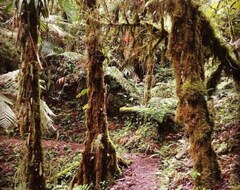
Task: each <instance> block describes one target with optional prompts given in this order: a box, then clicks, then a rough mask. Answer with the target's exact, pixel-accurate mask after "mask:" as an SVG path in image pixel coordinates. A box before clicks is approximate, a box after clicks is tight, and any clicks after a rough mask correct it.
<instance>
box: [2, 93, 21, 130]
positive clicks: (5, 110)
mask: <svg viewBox="0 0 240 190" xmlns="http://www.w3.org/2000/svg"><path fill="white" fill-rule="evenodd" d="M10 105H12V102H11V100H10V99H8V98H7V97H6V96H4V95H2V94H0V126H1V127H3V128H5V129H6V130H8V129H9V128H10V127H12V126H16V120H17V119H16V115H15V113H14V112H13V110H12V109H11V107H10Z"/></svg>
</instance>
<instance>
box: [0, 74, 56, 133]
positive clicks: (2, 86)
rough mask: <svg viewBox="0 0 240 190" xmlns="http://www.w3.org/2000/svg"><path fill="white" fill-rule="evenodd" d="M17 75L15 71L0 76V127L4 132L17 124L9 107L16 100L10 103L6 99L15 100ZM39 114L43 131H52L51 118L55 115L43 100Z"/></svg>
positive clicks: (14, 115)
mask: <svg viewBox="0 0 240 190" xmlns="http://www.w3.org/2000/svg"><path fill="white" fill-rule="evenodd" d="M18 73H19V71H18V70H17V71H12V72H8V73H6V74H3V75H0V81H1V82H0V127H3V128H5V129H6V130H7V129H8V128H9V127H11V126H16V123H17V118H16V114H15V113H14V111H13V110H12V108H11V106H12V105H14V104H15V103H16V99H14V100H13V101H12V100H10V99H9V98H8V97H10V96H11V97H13V98H16V94H17V90H18V82H17V80H16V79H17V76H18ZM12 95H14V96H12ZM40 112H41V113H40V114H41V122H42V123H41V124H42V127H43V128H44V129H48V128H51V127H52V128H53V129H54V127H53V120H52V118H53V117H54V116H55V114H54V113H53V112H52V110H51V109H50V108H49V107H48V106H47V104H46V102H44V101H43V100H41V102H40Z"/></svg>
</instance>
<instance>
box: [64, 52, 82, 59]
mask: <svg viewBox="0 0 240 190" xmlns="http://www.w3.org/2000/svg"><path fill="white" fill-rule="evenodd" d="M59 55H62V56H64V57H66V58H67V59H68V60H69V61H78V60H80V58H81V57H82V55H81V54H79V53H76V52H72V51H66V52H64V53H61V54H59Z"/></svg>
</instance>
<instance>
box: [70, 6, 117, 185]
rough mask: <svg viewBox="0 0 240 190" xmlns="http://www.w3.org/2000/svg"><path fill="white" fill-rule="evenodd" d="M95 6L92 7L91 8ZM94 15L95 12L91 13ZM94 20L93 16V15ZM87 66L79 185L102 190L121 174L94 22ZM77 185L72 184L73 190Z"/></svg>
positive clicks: (89, 30) (90, 28)
mask: <svg viewBox="0 0 240 190" xmlns="http://www.w3.org/2000/svg"><path fill="white" fill-rule="evenodd" d="M92 6H93V4H92V3H91V7H90V8H92ZM91 11H92V10H91ZM92 16H93V14H92ZM87 24H88V26H87V30H86V34H87V39H86V49H87V54H88V55H87V56H88V57H87V59H88V60H87V62H88V63H87V65H88V77H87V78H88V108H87V111H86V126H87V132H86V140H85V149H84V151H83V154H82V160H81V164H80V169H79V172H78V174H77V176H76V178H75V180H77V184H78V185H81V184H89V185H90V184H91V185H93V186H94V189H97V190H100V189H102V188H104V186H105V185H107V182H108V181H109V180H110V179H112V178H113V177H114V176H116V175H118V174H119V173H120V170H119V168H118V165H117V156H116V150H115V147H114V145H113V143H112V142H111V140H110V138H109V134H108V127H107V116H106V88H105V84H104V72H103V61H104V55H103V54H102V53H101V51H100V49H101V48H100V44H99V42H98V38H99V35H100V34H98V33H97V32H98V31H99V26H98V24H97V23H96V22H95V21H94V19H89V20H88V21H87ZM74 183H75V182H73V184H72V186H73V185H74Z"/></svg>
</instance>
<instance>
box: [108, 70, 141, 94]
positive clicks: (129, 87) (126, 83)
mask: <svg viewBox="0 0 240 190" xmlns="http://www.w3.org/2000/svg"><path fill="white" fill-rule="evenodd" d="M105 75H108V76H111V77H112V78H114V79H115V80H116V81H117V82H118V83H119V84H120V85H121V86H122V87H123V88H124V89H125V90H126V91H127V92H129V93H130V95H131V96H132V97H134V98H138V97H139V95H140V94H141V92H142V89H140V88H137V87H136V86H135V84H134V83H133V82H131V81H130V80H127V79H126V78H125V77H124V76H123V73H122V72H121V71H120V70H119V69H118V68H117V67H115V66H112V67H107V68H106V73H105Z"/></svg>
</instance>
